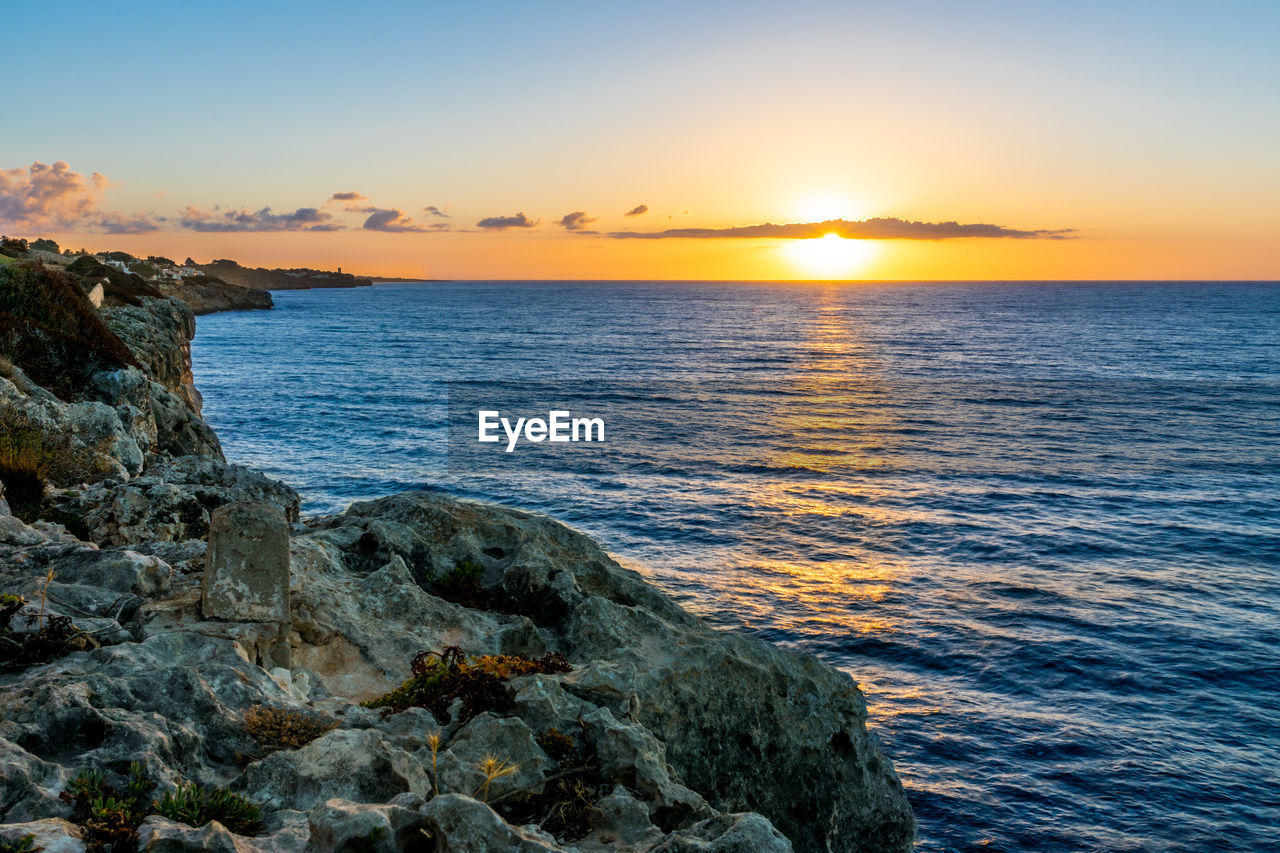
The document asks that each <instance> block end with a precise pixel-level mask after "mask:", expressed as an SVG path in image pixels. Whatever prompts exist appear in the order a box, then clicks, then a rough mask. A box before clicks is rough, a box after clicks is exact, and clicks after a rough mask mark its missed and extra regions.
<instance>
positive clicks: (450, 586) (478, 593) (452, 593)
mask: <svg viewBox="0 0 1280 853" xmlns="http://www.w3.org/2000/svg"><path fill="white" fill-rule="evenodd" d="M483 572H484V567H483V566H481V565H480V564H479V563H477V562H475V561H474V560H459V561H458V562H457V563H456V564H454V567H453V568H452V569H449V570H448V571H447V572H445V573H443V574H442V575H440V577H438V578H436V579H435V581H434V583H433V586H434V588H435V592H436V594H437V595H439V596H440V597H441V598H443V599H444V600H445V601H452V602H453V603H454V604H461V605H462V606H463V607H470V608H472V609H474V610H496V609H498V605H499V604H500V601H499V600H498V598H497V596H495V595H494V594H493V593H491V592H490V591H489V590H487V589H485V588H484V586H483V585H482V584H481V583H480V575H481V574H482V573H483Z"/></svg>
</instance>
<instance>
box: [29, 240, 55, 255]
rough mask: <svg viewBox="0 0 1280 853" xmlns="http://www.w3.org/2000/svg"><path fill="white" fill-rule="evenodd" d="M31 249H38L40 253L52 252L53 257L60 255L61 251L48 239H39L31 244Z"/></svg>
mask: <svg viewBox="0 0 1280 853" xmlns="http://www.w3.org/2000/svg"><path fill="white" fill-rule="evenodd" d="M31 248H33V249H39V250H40V251H42V252H53V253H54V254H55V255H60V254H62V250H61V249H59V248H58V244H57V243H55V242H54V241H52V240H50V239H49V238H48V237H41V238H40V239H39V240H36V241H35V242H33V243H32V244H31Z"/></svg>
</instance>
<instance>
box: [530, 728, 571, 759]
mask: <svg viewBox="0 0 1280 853" xmlns="http://www.w3.org/2000/svg"><path fill="white" fill-rule="evenodd" d="M538 746H540V747H542V751H543V752H545V753H546V754H547V755H549V756H551V757H552V758H553V759H555V760H556V761H563V760H565V759H566V758H568V757H569V756H571V755H575V754H577V751H578V748H577V746H576V745H575V744H574V742H573V738H571V737H569V736H568V735H566V734H561V733H560V731H559V729H556V728H554V727H553V728H550V729H547V730H546V731H544V732H543V733H542V734H540V735H538Z"/></svg>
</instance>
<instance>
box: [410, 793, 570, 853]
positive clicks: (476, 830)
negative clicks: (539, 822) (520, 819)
mask: <svg viewBox="0 0 1280 853" xmlns="http://www.w3.org/2000/svg"><path fill="white" fill-rule="evenodd" d="M422 813H423V815H425V816H426V818H427V820H428V821H429V827H430V831H431V834H432V836H433V837H434V838H435V840H436V848H435V849H436V853H553V851H559V850H562V849H563V848H561V847H559V846H557V845H556V843H555V839H553V838H551V837H550V836H548V835H546V834H545V833H542V832H530V831H528V830H526V829H523V828H521V829H517V828H516V827H514V826H511V825H510V824H508V823H507V822H506V821H504V820H503V819H502V818H501V817H499V816H498V814H497V813H496V812H495V811H493V809H491V808H489V807H488V806H486V805H485V804H484V803H481V802H478V801H476V800H473V799H471V798H470V797H467V796H464V795H462V794H442V795H440V796H438V797H434V798H432V800H431V801H430V802H429V803H427V804H426V806H425V807H424V808H423V809H422Z"/></svg>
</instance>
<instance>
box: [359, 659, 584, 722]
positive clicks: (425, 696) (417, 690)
mask: <svg viewBox="0 0 1280 853" xmlns="http://www.w3.org/2000/svg"><path fill="white" fill-rule="evenodd" d="M410 668H411V669H412V671H413V675H412V676H411V677H410V678H409V679H408V680H407V681H405V682H404V683H403V684H401V685H400V686H399V687H397V688H396V689H395V690H393V691H391V692H390V693H388V694H386V695H385V696H380V697H378V698H377V699H372V700H370V701H368V702H362V703H361V704H362V705H363V706H364V707H366V708H382V709H383V713H384V714H395V713H399V712H400V711H404V710H406V709H408V708H426V709H427V710H428V711H430V712H431V713H432V714H434V715H435V717H436V719H437V720H439V721H440V722H442V723H444V722H448V721H449V706H450V705H452V704H453V702H454V700H461V701H462V721H463V722H465V721H467V720H470V719H471V718H472V717H474V716H476V715H477V714H479V713H481V712H483V711H495V712H505V711H508V710H510V709H511V694H510V691H509V690H508V688H507V687H506V685H505V684H504V683H503V682H505V681H506V680H507V679H509V678H515V677H517V676H520V675H530V674H533V673H555V672H569V671H570V669H571V667H570V666H569V662H568V661H566V660H565V659H564V656H563V655H559V654H547V655H544V656H543V657H541V658H539V659H537V660H531V659H529V658H522V657H517V656H515V655H484V656H481V657H479V658H476V659H475V660H472V661H468V660H467V656H466V655H465V654H463V652H462V650H461V649H460V648H458V647H457V646H447V647H446V648H445V649H444V651H441V652H419V653H418V654H417V655H416V656H415V657H414V659H413V663H412V664H411V665H410Z"/></svg>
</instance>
